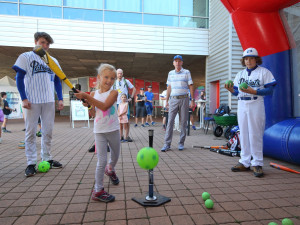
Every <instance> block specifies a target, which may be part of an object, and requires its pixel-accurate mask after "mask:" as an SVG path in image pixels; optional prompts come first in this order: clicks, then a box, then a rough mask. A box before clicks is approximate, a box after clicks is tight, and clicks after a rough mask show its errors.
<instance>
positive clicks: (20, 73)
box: [16, 66, 27, 101]
mask: <svg viewBox="0 0 300 225" xmlns="http://www.w3.org/2000/svg"><path fill="white" fill-rule="evenodd" d="M16 67H17V66H16ZM17 68H19V67H17ZM16 71H17V75H16V84H17V88H18V90H19V92H20V96H21V99H22V101H23V100H25V99H27V96H26V93H25V84H24V78H25V74H26V72H25V71H24V70H22V69H20V70H18V69H17V70H16Z"/></svg>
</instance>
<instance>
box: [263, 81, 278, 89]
mask: <svg viewBox="0 0 300 225" xmlns="http://www.w3.org/2000/svg"><path fill="white" fill-rule="evenodd" d="M275 85H277V81H276V80H275V81H273V82H271V83H268V84H265V85H264V87H265V88H266V87H270V86H275Z"/></svg>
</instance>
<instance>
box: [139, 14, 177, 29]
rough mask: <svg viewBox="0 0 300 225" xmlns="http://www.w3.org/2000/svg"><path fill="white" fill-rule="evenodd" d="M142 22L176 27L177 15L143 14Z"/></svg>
mask: <svg viewBox="0 0 300 225" xmlns="http://www.w3.org/2000/svg"><path fill="white" fill-rule="evenodd" d="M144 24H146V25H159V26H171V27H178V16H163V15H149V14H144Z"/></svg>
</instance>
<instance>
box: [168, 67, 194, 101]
mask: <svg viewBox="0 0 300 225" xmlns="http://www.w3.org/2000/svg"><path fill="white" fill-rule="evenodd" d="M191 84H193V81H192V77H191V73H190V71H189V70H186V69H183V68H182V69H181V70H180V71H179V72H176V71H175V70H171V71H170V72H169V74H168V79H167V85H171V94H170V96H179V95H186V94H188V92H189V85H191Z"/></svg>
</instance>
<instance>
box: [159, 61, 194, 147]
mask: <svg viewBox="0 0 300 225" xmlns="http://www.w3.org/2000/svg"><path fill="white" fill-rule="evenodd" d="M182 65H183V59H182V56H180V55H176V56H174V59H173V66H174V67H175V70H172V71H170V72H169V75H168V80H167V85H168V88H167V97H166V101H167V103H166V107H169V118H168V125H167V129H166V134H165V144H164V146H163V147H162V149H161V151H162V152H165V151H167V150H169V149H170V146H171V142H172V136H173V126H174V120H175V117H176V114H177V113H179V116H180V126H181V132H180V139H179V143H178V150H180V151H181V150H183V148H184V141H185V137H186V126H187V120H188V118H189V107H190V108H194V105H195V99H194V90H193V81H192V77H191V73H190V71H189V70H186V69H183V68H182ZM189 90H190V92H191V103H190V106H189Z"/></svg>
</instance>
